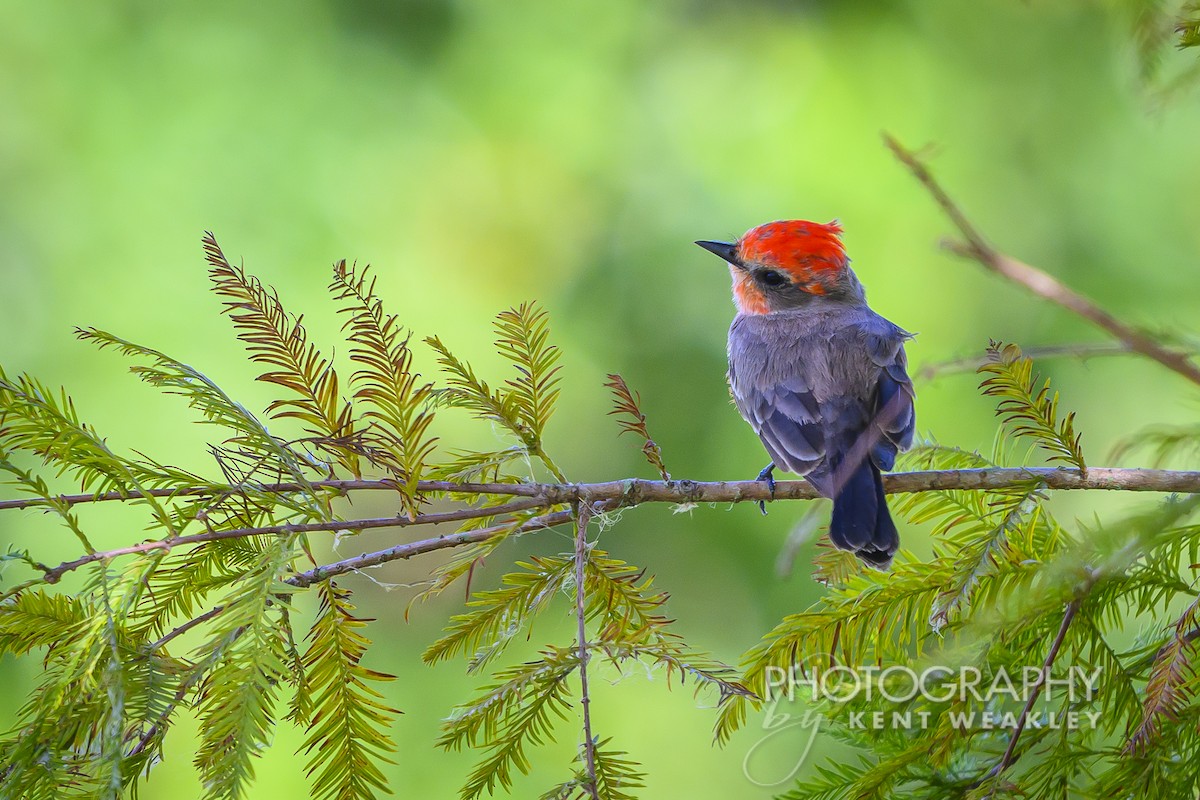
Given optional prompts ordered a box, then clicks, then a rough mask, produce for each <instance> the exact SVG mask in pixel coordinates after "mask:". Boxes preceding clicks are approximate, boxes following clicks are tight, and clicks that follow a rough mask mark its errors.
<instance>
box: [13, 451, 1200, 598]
mask: <svg viewBox="0 0 1200 800" xmlns="http://www.w3.org/2000/svg"><path fill="white" fill-rule="evenodd" d="M1035 479H1036V480H1039V481H1041V482H1043V483H1044V484H1046V488H1048V489H1064V490H1065V489H1103V490H1114V491H1115V490H1120V491H1129V492H1179V493H1185V494H1191V493H1196V492H1200V472H1186V471H1181V470H1167V469H1121V468H1115V467H1092V468H1090V469H1088V472H1087V475H1086V476H1084V475H1082V474H1080V472H1079V470H1076V469H1065V468H1054V467H1014V468H984V469H950V470H930V471H925V472H898V473H893V474H890V475H884V476H883V488H884V491H885V492H887V493H888V494H906V493H911V492H933V491H941V490H945V489H965V490H981V489H987V490H995V489H1007V488H1010V487H1013V486H1018V485H1023V484H1025V483H1027V482H1029V481H1030V480H1035ZM343 483H363V484H367V485H366V486H363V487H361V488H370V489H375V488H380V487H379V486H378V485H376V484H377V483H379V482H373V481H357V482H351V481H344V482H343ZM438 483H439V485H440V486H442V487H449V488H440V489H439V491H453V492H455V493H460V494H502V495H511V494H515V493H516V491H517V490H519V492H520V494H523V495H527V496H526V497H522V498H521V499H519V500H513V501H512V502H510V503H505V504H504V505H499V506H492V507H489V508H464V509H459V510H457V511H446V512H442V513H438V514H421V515H418V516H417V517H416V518H415V519H409V518H407V517H401V516H394V517H377V518H370V519H350V520H333V521H332V522H314V523H305V524H287V525H269V526H266V527H262V528H233V529H230V530H217V531H205V532H204V533H197V534H193V535H191V536H176V537H173V538H166V539H154V540H151V541H147V542H141V543H139V544H134V545H129V546H127V547H118V548H115V549H113V550H103V551H97V552H95V553H88V554H87V555H83V556H80V557H79V558H77V559H75V560H73V561H64V562H63V563H61V564H59V565H58V566H57V567H55V568H53V569H51V570H47V571H46V573H45V575H44V576H43V578H42V580H43V581H44V582H46V583H56V582H58V580H59V579H61V578H62V576H63V575H65V574H66V573H68V572H72V571H74V570H77V569H79V568H80V567H84V566H87V565H88V564H94V563H96V562H98V561H108V560H111V559H113V558H117V557H119V556H126V555H135V554H137V553H148V552H151V551H154V550H171V549H173V548H176V547H180V546H184V545H189V544H199V543H202V542H211V541H217V540H220V539H238V538H244V537H247V536H268V535H279V534H294V533H311V532H316V531H344V530H367V529H370V528H407V527H411V526H414V525H436V524H438V523H442V522H458V521H462V520H468V519H478V518H481V517H500V516H504V515H507V514H512V513H516V512H519V511H527V510H529V509H534V508H546V507H549V506H555V505H562V504H565V503H574V502H589V503H596V502H602V503H603V508H604V510H606V511H609V510H613V509H617V508H631V507H633V506H636V505H640V504H642V503H745V502H758V501H760V500H812V499H815V498H817V497H820V495H819V494H817V491H816V489H814V488H813V487H812V485H811V484H809V483H808V482H807V481H779V482H777V483H776V484H775V491H774V494H772V493H771V490H770V488H768V487H767V485H766V484H765V483H763V482H762V481H757V480H754V481H717V482H712V483H701V482H697V481H688V480H683V481H648V480H642V479H637V478H633V479H629V480H624V481H608V482H605V483H574V484H553V483H551V484H538V483H528V484H525V483H522V484H447V483H444V482H438ZM561 513H563V514H566V516H564V517H561V518H559V517H558V516H557V515H556V514H548V515H544V516H542V517H536V518H534V519H533V520H530V521H529V522H527V523H525V524H524V525H522V526H521V528H518V529H517V531H518V532H525V531H526V530H534V529H538V528H547V527H553V525H558V524H561V523H562V522H564V521H566V520H569V519H570V514H568V513H566V512H561ZM547 519H555V520H556V521H555V522H553V523H552V524H545V523H544V522H539V520H547ZM535 523H536V524H535ZM527 526H532V527H527ZM509 527H511V522H509V523H504V524H501V525H497V526H494V527H492V528H482V529H480V530H474V531H463V532H459V533H455V534H448V535H446V536H439V537H437V538H434V539H425V540H422V541H419V542H411V543H409V544H401V545H397V546H395V547H392V548H389V549H388V550H381V551H379V552H376V553H370V554H364V555H362V556H358V557H356V558H355V559H349V560H348V561H353V562H356V564H355V565H353V566H347V567H345V568H344V569H339V570H337V571H333V572H327V571H326V570H330V569H332V568H333V567H336V566H338V565H341V564H346V563H348V562H338V564H331V565H329V566H327V567H318V568H317V569H316V570H312V571H310V572H308V573H301V574H300V575H298V576H296V578H294V579H293V580H296V579H297V578H302V576H304V575H317V577H314V578H312V579H311V580H307V582H303V583H295V584H294V585H297V586H307V585H308V584H309V583H313V582H315V581H319V580H324V579H326V578H329V577H333V575H337V574H341V573H342V572H348V571H350V570H353V569H357V568H359V567H365V566H375V565H377V564H382V563H385V562H387V561H394V560H396V559H402V558H411V557H412V556H414V555H420V554H422V553H427V552H430V551H433V550H441V549H443V548H446V547H459V546H461V545H464V544H472V543H475V542H481V541H483V540H485V539H487V538H488V537H489V536H491V535H492V534H494V533H496V532H497V531H499V530H507V529H508V528H509ZM22 588H24V585H22ZM12 591H13V590H10V593H11V592H12Z"/></svg>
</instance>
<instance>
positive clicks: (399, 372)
mask: <svg viewBox="0 0 1200 800" xmlns="http://www.w3.org/2000/svg"><path fill="white" fill-rule="evenodd" d="M330 290H331V291H332V292H334V294H335V295H336V297H337V299H338V300H343V301H346V302H347V303H348V305H347V306H346V307H345V308H343V309H342V310H343V313H345V314H346V315H348V316H349V317H350V318H349V320H348V321H347V322H346V325H345V328H347V329H349V331H350V342H351V344H352V345H353V346H352V348H351V350H350V357H351V358H352V359H354V361H355V362H357V363H358V364H359V365H361V368H360V369H359V370H358V371H357V372H355V373H354V375H353V377H352V378H351V382H352V383H353V384H354V385H355V386H356V389H355V392H354V397H355V399H356V400H360V401H362V402H364V403H368V404H370V405H371V406H372V407H371V408H370V409H369V410H368V411H367V412H366V413H365V414H364V416H365V417H366V418H367V419H369V420H372V421H373V422H375V423H376V424H375V425H374V426H372V429H371V431H370V433H369V435H368V437H367V438H368V441H370V452H371V453H372V456H373V459H374V460H375V461H377V462H380V463H382V464H383V465H384V466H386V467H388V468H389V469H390V471H391V472H392V473H393V474H394V475H395V476H396V479H397V481H398V485H399V486H400V487H401V495H402V497H403V499H404V505H405V507H406V508H407V509H408V513H409V517H410V518H412V517H415V516H416V514H417V511H418V502H417V483H418V481H420V480H421V477H422V475H423V474H424V472H425V465H426V463H427V462H428V461H429V459H430V457H431V456H432V454H433V450H434V444H435V442H436V441H437V440H436V439H435V438H434V437H432V436H430V435H429V425H430V423H432V422H433V412H432V411H431V410H430V408H429V400H430V392H431V391H432V389H433V385H432V384H429V383H420V382H419V381H418V378H419V376H418V375H416V374H414V373H413V372H412V351H411V350H410V349H409V347H408V340H409V336H410V334H408V333H406V332H405V331H404V330H403V329H402V328H401V326H400V322H399V320H398V319H397V318H396V317H395V316H394V315H391V314H387V313H385V312H384V310H383V303H382V302H381V301H380V300H379V298H378V297H376V295H375V281H374V279H368V273H367V270H366V269H363V271H362V273H361V274H356V273H355V271H354V268H353V267H350V268H347V266H346V262H345V261H340V262H338V263H337V264H336V265H335V266H334V278H333V283H332V284H331V285H330Z"/></svg>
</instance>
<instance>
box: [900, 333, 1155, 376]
mask: <svg viewBox="0 0 1200 800" xmlns="http://www.w3.org/2000/svg"><path fill="white" fill-rule="evenodd" d="M1021 352H1022V353H1023V354H1024V355H1025V356H1026V357H1028V358H1031V359H1033V360H1034V361H1039V360H1041V359H1046V358H1060V357H1063V356H1066V357H1068V358H1079V359H1085V360H1086V359H1089V358H1096V357H1098V356H1123V355H1129V354H1131V353H1133V352H1134V351H1133V349H1132V348H1131V347H1130V346H1129V345H1127V344H1126V343H1124V342H1092V343H1087V344H1051V345H1046V346H1044V347H1023V348H1021ZM986 363H987V357H986V356H983V355H972V356H964V357H962V358H952V359H947V360H946V361H935V362H931V363H929V364H925V365H924V366H922V367H921V368H920V369H918V370H917V371H916V372H915V373H914V374H913V377H915V378H918V379H920V380H924V381H931V380H933V379H934V378H937V377H940V376H942V375H953V374H955V373H959V372H974V371H975V370H977V369H978V368H979V367H981V366H982V365H984V364H986Z"/></svg>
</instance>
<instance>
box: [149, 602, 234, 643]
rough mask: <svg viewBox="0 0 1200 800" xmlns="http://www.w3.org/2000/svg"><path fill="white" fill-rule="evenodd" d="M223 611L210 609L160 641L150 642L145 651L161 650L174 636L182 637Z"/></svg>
mask: <svg viewBox="0 0 1200 800" xmlns="http://www.w3.org/2000/svg"><path fill="white" fill-rule="evenodd" d="M224 610H225V606H213V607H212V608H210V609H209V610H208V611H205V612H204V613H203V614H201V615H200V616H198V617H194V618H192V619H189V620H188V621H187V622H185V623H183V624H182V625H180V626H179V627H178V628H175V629H174V630H172V631H170V632H169V633H166V634H164V635H163V637H162V638H161V639H159V640H157V641H154V642H151V643H150V644H149V645H147V646H146V649H147V650H149V651H150V652H152V653H153V652H155V651H156V650H159V649H160V648H162V647H163V645H165V644H166V643H167V642H169V641H171V640H172V639H174V638H175V637H176V636H182V635H183V634H185V633H187V632H188V631H190V630H191V629H192V628H194V627H196V626H197V625H203V624H204V623H205V622H208V621H209V620H210V619H212V618H213V617H215V616H217V615H218V614H220V613H221V612H222V611H224Z"/></svg>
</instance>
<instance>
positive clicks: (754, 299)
mask: <svg viewBox="0 0 1200 800" xmlns="http://www.w3.org/2000/svg"><path fill="white" fill-rule="evenodd" d="M729 274H730V275H732V276H733V303H734V305H736V306H737V310H738V313H739V314H766V313H767V312H768V311H770V309H769V308H767V298H766V297H764V296H763V293H762V291H760V290H759V288H758V287H757V286H755V285H754V280H753V279H752V278H751V277H750V274H749V273H748V272H746V271H745V270H742V269H739V268H738V267H734V266H731V267H730V268H729Z"/></svg>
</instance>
